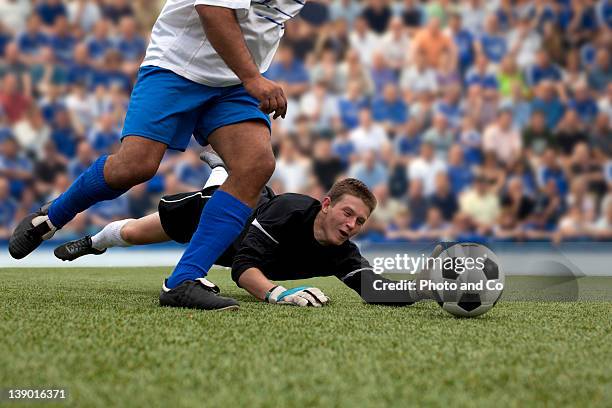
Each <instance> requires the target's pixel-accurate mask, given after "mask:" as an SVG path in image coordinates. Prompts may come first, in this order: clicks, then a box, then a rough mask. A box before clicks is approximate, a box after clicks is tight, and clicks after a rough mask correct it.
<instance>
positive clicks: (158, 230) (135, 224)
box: [54, 213, 170, 261]
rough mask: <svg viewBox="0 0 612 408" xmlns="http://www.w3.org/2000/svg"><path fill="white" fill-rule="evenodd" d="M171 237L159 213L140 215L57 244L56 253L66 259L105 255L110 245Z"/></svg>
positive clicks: (134, 243)
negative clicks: (140, 216) (91, 235)
mask: <svg viewBox="0 0 612 408" xmlns="http://www.w3.org/2000/svg"><path fill="white" fill-rule="evenodd" d="M166 241H170V237H169V236H168V235H167V234H166V232H165V231H164V229H163V228H162V224H161V221H160V218H159V213H155V214H151V215H147V216H146V217H143V218H139V219H136V220H135V219H126V220H120V221H114V222H111V223H110V224H108V225H107V226H106V227H104V229H102V231H100V232H98V233H97V234H96V235H94V236H93V237H90V236H89V235H88V236H85V237H83V238H80V239H77V240H74V241H70V242H66V243H65V244H62V245H60V246H58V247H57V248H55V251H54V253H55V256H56V257H58V258H59V259H61V260H63V261H73V260H75V259H77V258H80V257H81V256H83V255H101V254H103V253H104V252H106V250H107V249H108V248H113V247H128V246H132V245H148V244H156V243H159V242H166Z"/></svg>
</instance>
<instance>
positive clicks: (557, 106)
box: [531, 81, 565, 129]
mask: <svg viewBox="0 0 612 408" xmlns="http://www.w3.org/2000/svg"><path fill="white" fill-rule="evenodd" d="M531 110H532V112H535V111H541V112H545V113H546V126H547V127H548V128H549V129H555V128H556V126H557V124H558V123H559V121H560V120H561V118H562V117H563V113H564V112H565V107H564V106H563V104H562V103H561V101H560V100H559V98H558V96H557V91H556V89H555V85H554V84H553V83H552V82H550V81H542V82H541V83H540V84H539V85H538V86H536V87H535V97H534V98H533V101H532V103H531Z"/></svg>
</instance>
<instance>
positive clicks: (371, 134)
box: [350, 108, 389, 153]
mask: <svg viewBox="0 0 612 408" xmlns="http://www.w3.org/2000/svg"><path fill="white" fill-rule="evenodd" d="M350 139H351V142H353V145H354V146H355V150H356V151H357V152H359V153H362V152H365V151H367V150H373V151H375V152H379V151H380V149H381V148H382V147H383V145H385V144H387V143H389V136H388V135H387V132H386V131H385V128H384V127H383V126H381V125H379V124H377V123H374V122H373V121H372V112H371V111H370V109H369V108H362V109H361V110H360V111H359V126H357V127H356V128H355V129H353V130H352V131H351V133H350Z"/></svg>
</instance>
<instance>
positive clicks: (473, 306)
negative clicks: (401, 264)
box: [425, 243, 505, 317]
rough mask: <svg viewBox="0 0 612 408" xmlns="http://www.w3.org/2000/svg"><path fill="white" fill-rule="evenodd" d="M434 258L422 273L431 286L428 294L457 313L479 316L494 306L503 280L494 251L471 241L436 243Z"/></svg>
mask: <svg viewBox="0 0 612 408" xmlns="http://www.w3.org/2000/svg"><path fill="white" fill-rule="evenodd" d="M432 258H434V259H433V260H434V261H435V262H433V265H432V266H431V267H430V268H429V271H428V273H427V274H426V275H425V276H426V279H429V280H430V282H431V284H432V288H431V291H430V294H431V298H433V299H434V300H436V302H438V304H439V305H440V306H441V307H442V309H444V310H446V311H447V312H449V313H450V314H452V315H454V316H458V317H476V316H480V315H482V314H484V313H486V312H488V311H489V310H491V309H492V308H493V306H495V304H496V303H497V301H498V300H499V297H500V296H501V294H502V292H503V288H504V283H505V276H504V272H503V270H502V269H501V265H500V263H499V260H498V258H497V256H496V255H495V253H493V251H491V250H490V249H489V248H487V247H485V246H483V245H480V244H474V243H457V244H452V245H450V246H447V247H446V248H444V247H443V246H441V245H439V246H438V247H437V248H436V250H434V254H432Z"/></svg>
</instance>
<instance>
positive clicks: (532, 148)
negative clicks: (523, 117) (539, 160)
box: [523, 111, 556, 156]
mask: <svg viewBox="0 0 612 408" xmlns="http://www.w3.org/2000/svg"><path fill="white" fill-rule="evenodd" d="M555 146H556V142H555V139H554V137H553V134H552V132H551V131H550V130H549V129H548V128H547V127H546V116H545V115H544V113H543V112H541V111H535V112H533V114H532V115H531V119H530V121H529V126H527V127H526V128H525V129H524V130H523V147H524V148H525V149H526V153H527V154H535V155H537V156H540V155H542V154H543V153H544V150H545V149H546V148H547V147H555Z"/></svg>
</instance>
